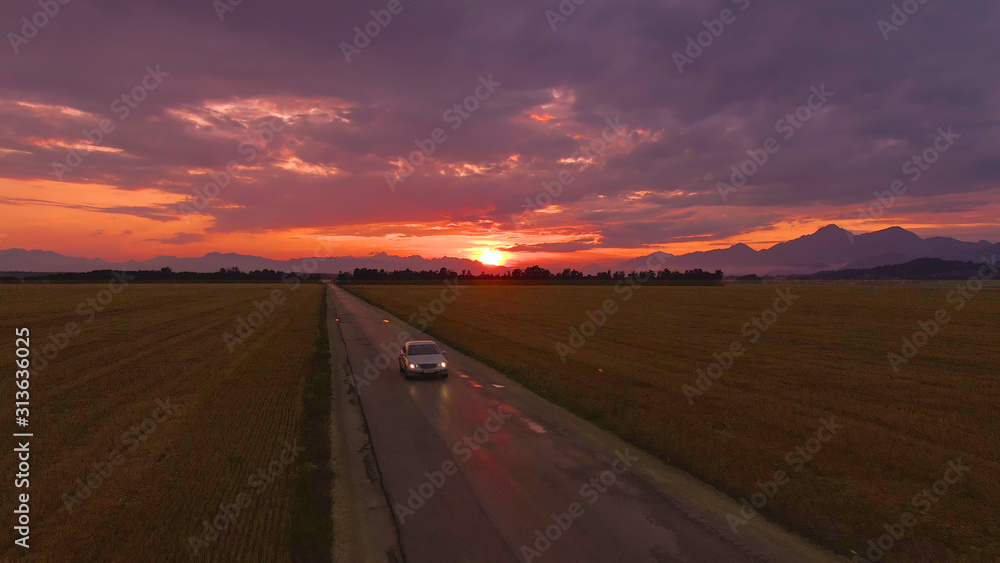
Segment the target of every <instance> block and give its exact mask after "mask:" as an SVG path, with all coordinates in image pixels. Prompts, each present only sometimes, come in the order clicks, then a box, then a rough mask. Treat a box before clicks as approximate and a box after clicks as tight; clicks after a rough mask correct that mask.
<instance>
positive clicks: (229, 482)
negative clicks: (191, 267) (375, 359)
mask: <svg viewBox="0 0 1000 563" xmlns="http://www.w3.org/2000/svg"><path fill="white" fill-rule="evenodd" d="M115 287H116V288H117V289H119V290H120V292H119V293H117V294H112V293H110V292H108V286H107V285H106V284H105V285H76V284H68V285H16V286H15V285H8V286H0V323H2V326H0V333H2V334H3V335H5V336H4V337H3V345H2V346H0V350H3V351H4V352H3V354H4V357H3V363H4V364H5V365H8V366H10V365H11V364H12V363H13V355H12V346H13V344H14V330H15V328H17V327H28V328H29V329H30V330H31V350H32V358H34V359H36V360H37V361H36V363H33V366H34V367H35V369H36V370H37V371H35V372H34V373H32V375H31V379H30V381H31V387H30V390H31V399H30V402H31V413H30V428H29V430H30V431H31V432H33V433H34V437H33V438H31V456H32V458H31V461H32V466H31V487H30V495H31V536H30V545H31V548H30V553H31V555H32V556H34V557H36V558H38V559H39V560H48V561H68V560H74V561H137V560H147V561H148V560H154V559H155V560H158V561H181V560H184V561H187V560H191V559H192V556H193V555H195V553H196V554H197V558H198V559H199V560H206V561H233V560H244V561H290V560H292V557H293V546H292V543H293V542H292V533H293V532H292V529H291V528H292V527H293V526H292V525H291V523H292V522H294V521H295V520H296V518H301V515H302V514H315V513H317V510H316V509H315V507H314V506H303V503H306V504H308V503H311V502H322V499H319V500H316V499H314V498H312V497H313V495H310V493H309V491H303V488H305V489H308V482H318V483H321V484H323V485H322V486H327V487H328V486H329V476H328V475H325V476H324V474H325V473H326V472H327V471H328V468H327V466H326V464H325V463H315V462H314V460H321V461H322V460H326V459H327V458H328V455H329V450H328V449H326V450H325V451H322V452H312V451H308V449H307V450H306V451H302V449H301V448H302V447H303V445H304V444H309V443H311V442H310V440H309V439H308V438H307V437H306V432H305V429H306V422H307V420H306V416H305V413H306V412H307V411H308V410H309V409H307V406H306V405H305V404H304V389H306V385H307V381H313V382H314V383H315V382H316V381H318V378H322V377H327V378H328V376H329V372H328V371H324V372H322V373H320V372H319V370H322V364H323V363H324V362H326V356H324V355H323V354H324V353H325V346H324V347H323V349H321V350H320V351H319V352H318V351H317V345H318V343H319V342H320V339H321V337H322V336H323V335H321V326H320V325H321V321H320V319H321V317H320V314H321V306H322V300H323V294H324V286H323V285H319V284H302V285H299V286H295V285H291V284H267V285H265V284H242V285H237V284H210V285H180V284H176V285H175V284H163V285H160V284H153V285H139V284H129V285H127V286H125V287H122V286H120V285H118V284H116V286H115ZM293 288H294V289H293ZM108 296H111V299H110V303H108V301H107V298H108ZM273 296H283V297H284V299H283V300H279V299H275V300H272V297H273ZM255 302H256V305H255ZM102 303H105V304H104V305H102ZM266 303H270V304H271V306H273V312H271V313H270V314H267V315H265V314H263V313H261V314H260V318H259V319H258V318H257V317H256V316H255V317H254V318H253V319H250V315H251V314H252V313H253V312H254V311H255V310H257V305H259V306H260V307H261V308H263V309H264V310H265V311H266V310H267V309H268V305H266ZM241 317H242V318H243V319H250V320H249V322H250V323H253V324H257V326H256V328H253V329H252V332H251V333H250V334H247V332H246V330H243V331H242V332H241V333H237V328H238V325H239V319H240V318H241ZM88 319H89V320H88ZM258 320H260V321H261V322H260V323H257V321H258ZM67 323H75V324H76V325H77V326H78V328H79V330H78V333H77V334H75V335H74V334H73V333H74V332H76V331H72V330H71V331H70V334H64V332H65V327H66V325H67ZM226 333H231V334H233V335H234V337H240V334H241V336H245V338H242V342H235V341H233V340H230V342H229V344H228V345H227V342H226V339H224V335H225V334H226ZM50 335H51V338H50ZM50 343H52V346H51V347H49V348H47V349H46V348H44V347H45V346H46V345H48V344H50ZM230 348H231V349H230ZM54 351H55V352H54ZM53 352H54V353H53ZM43 354H45V355H48V356H50V357H51V359H49V360H48V361H47V362H43V361H42V360H43V359H44V356H43ZM326 388H327V389H328V384H327V386H326ZM319 391H320V395H322V390H321V389H320V390H319ZM10 393H13V390H11V391H10ZM314 394H315V393H314ZM328 397H329V394H328V393H327V394H326V395H325V396H323V397H322V400H323V401H326V402H328ZM322 414H323V413H322V412H320V413H319V414H318V415H316V416H322ZM327 415H328V412H327ZM3 440H4V447H5V448H6V449H7V451H10V448H13V447H14V446H13V445H12V444H11V441H12V438H11V437H10V434H9V433H8V434H7V435H6V437H5V438H3ZM13 463H14V461H13V458H12V456H4V459H3V471H4V474H5V475H12V474H13V473H15V468H14V465H13ZM324 479H325V480H324ZM303 483H306V485H303ZM3 491H4V494H3V499H4V501H3V504H4V506H3V511H4V512H5V513H7V514H10V513H11V511H12V510H13V509H12V507H11V506H10V504H11V500H12V499H13V498H14V492H15V489H14V488H13V487H12V482H11V481H9V480H5V484H4V485H3ZM296 491H298V492H296ZM327 491H328V489H327ZM18 492H23V490H19V491H18ZM321 496H324V495H321ZM220 504H223V505H225V507H226V509H227V510H230V511H231V514H230V515H229V516H226V515H224V514H223V515H221V516H220V515H219V514H217V513H219V511H220V509H219V505H220ZM328 508H329V505H328V504H327V505H326V509H327V514H328ZM318 512H320V513H321V514H322V510H320V511H318ZM296 515H300V516H296ZM217 517H218V518H219V522H220V523H222V524H223V526H222V527H224V528H225V529H224V531H222V532H218V531H217V530H211V531H206V529H205V528H206V526H209V527H211V526H212V524H206V523H205V522H209V523H214V522H215V521H216V519H217ZM226 519H228V520H229V523H228V524H226V523H225V521H226ZM316 523H317V524H318V525H319V528H322V527H323V523H322V522H316ZM330 533H331V532H330V530H329V526H327V527H326V530H325V531H321V532H320V533H319V535H315V536H314V537H313V541H314V543H313V544H310V545H311V548H314V549H318V548H316V547H315V546H317V545H318V546H320V547H321V548H323V549H326V550H328V549H329V542H330V538H329V534H330ZM192 538H197V539H192ZM18 552H20V550H18ZM327 553H328V551H327ZM3 555H4V557H5V558H6V557H13V556H15V555H17V554H16V553H15V551H14V550H13V549H11V548H10V547H9V545H8V546H5V547H4V552H3ZM312 555H313V556H314V558H322V557H323V555H324V554H322V553H313V554H312ZM5 560H6V559H5Z"/></svg>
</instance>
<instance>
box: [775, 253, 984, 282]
mask: <svg viewBox="0 0 1000 563" xmlns="http://www.w3.org/2000/svg"><path fill="white" fill-rule="evenodd" d="M992 259H993V256H990V257H988V260H990V261H992ZM975 276H982V277H983V278H985V279H994V278H996V277H997V276H996V274H995V273H994V272H993V271H992V269H990V268H989V266H986V265H985V264H984V263H983V262H973V261H968V262H964V261H959V260H942V259H940V258H918V259H916V260H911V261H909V262H906V263H905V264H892V265H889V266H878V267H876V268H865V269H850V270H828V271H825V272H816V273H815V274H808V275H804V276H793V278H797V279H809V280H964V279H971V278H973V277H975Z"/></svg>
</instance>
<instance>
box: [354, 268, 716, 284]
mask: <svg viewBox="0 0 1000 563" xmlns="http://www.w3.org/2000/svg"><path fill="white" fill-rule="evenodd" d="M722 277H723V273H722V270H716V271H715V272H706V271H704V270H702V269H700V268H699V269H695V270H687V271H685V272H679V271H676V272H674V271H671V270H669V269H664V270H661V271H659V272H656V271H653V270H648V271H645V272H635V271H632V272H628V273H626V272H624V271H617V272H612V271H611V270H608V271H606V272H598V273H597V274H588V275H584V273H583V272H581V271H579V270H574V269H571V268H566V269H564V270H563V271H561V272H555V273H553V272H551V271H549V270H547V269H545V268H542V267H541V266H529V267H527V268H523V269H522V268H515V269H513V270H510V271H508V272H504V273H502V274H490V273H481V274H479V275H473V274H472V272H471V271H469V270H462V271H461V272H455V271H453V270H449V269H447V268H441V269H440V270H423V271H413V270H410V269H409V268H407V269H405V270H393V271H390V272H387V271H385V270H376V269H374V268H355V269H354V272H353V273H351V272H340V274H338V275H337V279H338V280H339V281H367V280H384V281H391V280H446V279H456V278H457V279H459V280H552V281H566V280H593V281H597V280H609V281H613V280H625V279H632V280H643V281H648V280H663V281H672V280H678V281H716V280H722Z"/></svg>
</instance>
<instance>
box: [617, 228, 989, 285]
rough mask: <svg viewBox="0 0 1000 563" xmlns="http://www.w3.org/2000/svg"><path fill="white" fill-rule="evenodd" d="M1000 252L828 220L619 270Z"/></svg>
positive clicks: (856, 263) (732, 269) (862, 262)
mask: <svg viewBox="0 0 1000 563" xmlns="http://www.w3.org/2000/svg"><path fill="white" fill-rule="evenodd" d="M998 251H1000V244H992V243H990V242H988V241H985V240H984V241H979V242H963V241H960V240H957V239H953V238H949V237H932V238H928V239H923V238H920V236H918V235H917V234H915V233H913V232H910V231H908V230H906V229H904V228H902V227H890V228H888V229H883V230H881V231H875V232H872V233H866V234H863V235H854V234H852V233H851V232H850V231H847V230H845V229H842V228H840V227H838V226H837V225H827V226H826V227H823V228H822V229H819V230H818V231H816V232H815V233H813V234H811V235H805V236H801V237H799V238H797V239H794V240H790V241H787V242H782V243H779V244H776V245H774V246H772V247H771V248H766V249H763V250H754V249H752V248H750V247H749V246H747V245H745V244H736V245H733V246H731V247H729V248H724V249H718V250H709V251H706V252H692V253H690V254H682V255H680V256H674V255H671V254H665V253H662V252H654V253H653V254H650V255H647V256H641V257H639V258H633V259H631V260H627V261H625V262H623V263H622V264H621V265H620V266H619V269H624V270H626V271H628V270H632V269H642V268H643V267H644V265H645V264H646V263H647V260H648V259H649V257H654V258H661V259H662V260H661V261H658V263H664V264H665V267H667V268H670V269H672V270H688V269H693V268H702V269H705V270H713V271H714V270H716V269H721V270H723V271H725V272H726V274H729V275H740V274H769V275H789V274H807V273H812V272H818V271H821V270H839V269H844V268H873V267H877V266H885V265H889V264H901V263H904V262H909V261H911V260H914V259H917V258H940V259H943V260H958V261H969V260H971V261H978V260H980V259H981V258H982V257H983V256H984V255H987V254H990V253H995V252H998Z"/></svg>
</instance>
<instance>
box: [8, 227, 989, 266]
mask: <svg viewBox="0 0 1000 563" xmlns="http://www.w3.org/2000/svg"><path fill="white" fill-rule="evenodd" d="M993 253H1000V244H993V243H990V242H988V241H985V240H982V241H979V242H963V241H960V240H957V239H954V238H950V237H931V238H927V239H923V238H920V237H919V236H918V235H916V234H915V233H912V232H910V231H908V230H906V229H903V228H901V227H890V228H888V229H884V230H881V231H876V232H873V233H866V234H863V235H854V234H852V233H851V232H850V231H847V230H845V229H842V228H840V227H838V226H837V225H827V226H826V227H823V228H822V229H819V230H818V231H816V232H815V233H813V234H811V235H805V236H801V237H799V238H797V239H794V240H790V241H787V242H782V243H779V244H776V245H774V246H772V247H771V248H766V249H763V250H754V249H753V248H750V247H749V246H747V245H745V244H742V243H740V244H734V245H733V246H730V247H729V248H722V249H717V250H709V251H701V252H691V253H689V254H682V255H677V256H675V255H673V254H667V253H664V252H654V253H652V254H648V255H646V256H640V257H638V258H633V259H631V260H626V261H625V262H622V263H620V264H618V265H613V264H611V265H601V264H588V265H587V266H584V267H583V269H582V270H583V271H584V272H586V273H596V272H600V271H607V270H614V271H618V270H624V271H626V272H630V271H633V270H635V271H639V270H644V269H647V264H653V265H654V268H655V269H657V270H662V269H663V268H669V269H671V270H675V271H676V270H681V271H684V270H693V269H696V268H701V269H703V270H706V271H710V272H714V271H715V270H722V271H724V272H725V273H726V274H727V275H744V274H759V275H794V274H810V273H813V272H819V271H823V270H840V269H865V268H875V267H878V266H885V265H890V264H902V263H905V262H909V261H911V260H915V259H917V258H940V259H942V260H957V261H963V262H964V261H970V260H971V261H974V262H978V261H979V260H980V259H981V258H982V257H984V256H987V255H991V254H993ZM651 258H652V260H651ZM302 263H303V259H297V260H272V259H270V258H262V257H260V256H248V255H244V254H235V253H219V252H212V253H209V254H206V255H204V256H201V257H197V258H179V257H177V256H157V257H156V258H151V259H149V260H143V261H136V260H129V261H128V262H121V263H115V262H109V261H107V260H102V259H100V258H77V257H73V256H63V255H62V254H57V253H55V252H48V251H44V250H23V249H20V248H12V249H9V250H0V272H88V271H91V270H106V269H113V270H159V269H161V268H171V269H172V270H174V271H175V272H217V271H218V270H219V269H220V268H231V267H234V266H235V267H237V268H239V269H240V270H242V271H244V272H246V271H251V270H262V269H271V270H277V271H282V272H288V271H293V270H292V269H293V267H298V268H299V270H300V271H301V270H302ZM317 264H318V269H317V270H316V271H315V272H314V273H322V274H336V273H338V272H341V271H345V272H348V271H353V270H354V268H374V269H384V270H387V271H391V270H405V269H407V268H409V269H411V270H439V269H441V268H448V269H449V270H454V271H456V272H461V271H462V270H470V271H472V273H473V274H479V273H481V272H488V273H502V272H505V271H507V270H508V269H509V268H506V267H504V266H486V265H483V264H481V263H480V262H478V261H476V260H469V259H467V258H450V257H444V258H424V257H422V256H418V255H413V256H393V255H391V254H386V253H385V252H380V253H378V254H375V255H372V256H338V257H331V258H327V259H325V260H318V262H317ZM560 267H563V266H560Z"/></svg>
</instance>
